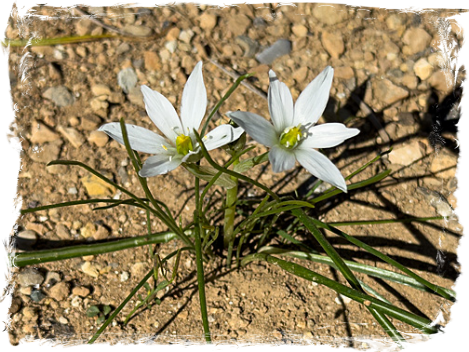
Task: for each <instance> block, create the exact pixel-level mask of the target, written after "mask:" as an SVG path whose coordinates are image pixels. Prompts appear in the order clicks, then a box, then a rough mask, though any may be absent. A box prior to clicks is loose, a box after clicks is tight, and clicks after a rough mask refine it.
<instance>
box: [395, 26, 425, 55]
mask: <svg viewBox="0 0 469 352" xmlns="http://www.w3.org/2000/svg"><path fill="white" fill-rule="evenodd" d="M402 41H403V42H404V44H406V45H408V49H407V50H408V51H409V54H410V55H414V54H417V53H418V52H421V51H423V50H425V49H427V48H428V47H429V46H430V42H431V41H432V36H431V35H430V34H428V33H427V32H426V31H425V30H424V29H422V28H410V29H408V30H407V31H406V32H405V33H404V36H403V37H402Z"/></svg>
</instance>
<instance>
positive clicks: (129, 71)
mask: <svg viewBox="0 0 469 352" xmlns="http://www.w3.org/2000/svg"><path fill="white" fill-rule="evenodd" d="M137 82H138V77H137V74H136V73H135V70H134V69H133V68H132V67H128V68H125V69H123V70H121V71H119V73H118V74H117V83H118V84H119V87H121V88H122V90H123V91H124V92H125V93H128V92H129V90H130V89H132V88H134V87H135V86H136V85H137Z"/></svg>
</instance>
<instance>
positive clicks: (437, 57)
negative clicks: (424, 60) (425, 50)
mask: <svg viewBox="0 0 469 352" xmlns="http://www.w3.org/2000/svg"><path fill="white" fill-rule="evenodd" d="M450 60H451V56H449V54H448V53H447V52H446V51H437V52H436V53H433V54H431V55H430V56H429V57H428V62H429V63H430V64H431V65H433V66H435V67H440V68H441V67H445V66H446V64H447V63H448V62H449V61H450Z"/></svg>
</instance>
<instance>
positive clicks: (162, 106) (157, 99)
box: [141, 86, 182, 144]
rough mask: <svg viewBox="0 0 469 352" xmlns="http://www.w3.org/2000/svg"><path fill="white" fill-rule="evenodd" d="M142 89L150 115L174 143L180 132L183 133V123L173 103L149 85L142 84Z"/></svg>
mask: <svg viewBox="0 0 469 352" xmlns="http://www.w3.org/2000/svg"><path fill="white" fill-rule="evenodd" d="M141 90H142V94H143V101H144V103H145V108H146V110H147V113H148V116H150V119H151V120H152V121H153V123H154V124H155V125H156V127H158V129H159V130H160V131H161V132H162V133H163V134H164V135H165V136H166V137H168V139H169V140H170V141H171V143H173V144H174V143H175V141H176V137H177V136H178V133H182V125H181V121H180V120H179V117H178V115H177V113H176V110H174V107H173V105H172V104H171V103H170V102H169V100H168V99H166V98H165V97H164V96H163V95H162V94H160V93H158V92H157V91H155V90H153V89H150V88H148V87H147V86H142V87H141Z"/></svg>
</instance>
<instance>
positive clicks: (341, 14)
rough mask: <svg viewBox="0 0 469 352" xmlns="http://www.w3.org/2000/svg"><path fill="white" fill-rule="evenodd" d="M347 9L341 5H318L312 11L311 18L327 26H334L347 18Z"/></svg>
mask: <svg viewBox="0 0 469 352" xmlns="http://www.w3.org/2000/svg"><path fill="white" fill-rule="evenodd" d="M347 11H348V10H347V8H346V7H345V6H343V5H329V4H327V5H319V4H317V5H316V6H315V7H314V9H313V16H314V17H316V19H318V20H319V21H320V22H322V23H324V24H327V25H334V24H337V23H340V22H343V21H345V20H346V19H347V18H348V13H347Z"/></svg>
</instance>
